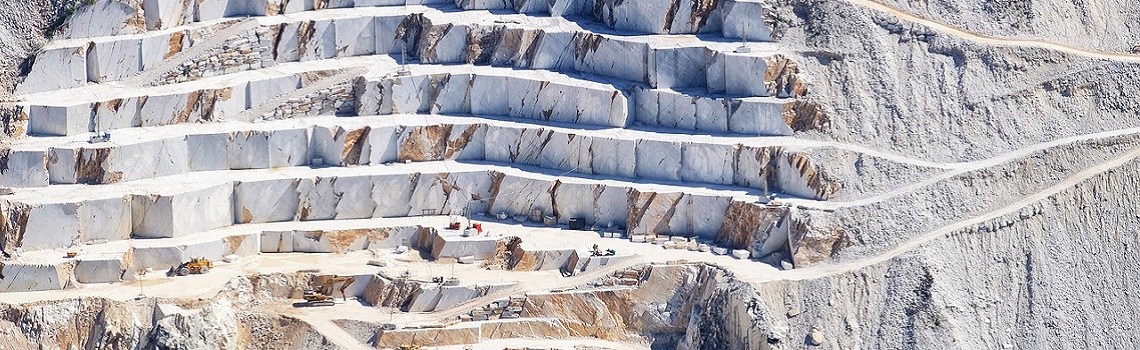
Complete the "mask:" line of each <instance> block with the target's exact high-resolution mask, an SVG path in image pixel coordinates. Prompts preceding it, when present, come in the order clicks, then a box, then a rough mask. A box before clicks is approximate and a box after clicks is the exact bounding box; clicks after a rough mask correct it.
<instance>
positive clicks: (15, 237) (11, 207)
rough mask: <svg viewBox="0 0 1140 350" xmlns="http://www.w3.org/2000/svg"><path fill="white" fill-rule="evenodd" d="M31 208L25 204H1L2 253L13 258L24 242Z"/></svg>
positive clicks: (0, 232) (0, 243) (0, 246)
mask: <svg viewBox="0 0 1140 350" xmlns="http://www.w3.org/2000/svg"><path fill="white" fill-rule="evenodd" d="M31 210H32V208H31V206H29V205H27V204H24V203H16V202H0V251H2V252H3V255H4V256H11V254H12V253H14V252H15V251H16V248H18V247H20V245H21V244H22V242H23V241H24V231H25V230H26V229H27V228H28V217H29V216H30V214H31Z"/></svg>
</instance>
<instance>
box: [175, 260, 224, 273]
mask: <svg viewBox="0 0 1140 350" xmlns="http://www.w3.org/2000/svg"><path fill="white" fill-rule="evenodd" d="M211 267H214V263H213V262H212V261H210V259H206V258H190V261H187V262H184V263H182V265H178V268H175V269H173V271H172V272H173V273H176V274H178V275H179V276H186V275H189V274H192V273H193V274H204V273H207V272H210V268H211ZM168 274H170V273H168Z"/></svg>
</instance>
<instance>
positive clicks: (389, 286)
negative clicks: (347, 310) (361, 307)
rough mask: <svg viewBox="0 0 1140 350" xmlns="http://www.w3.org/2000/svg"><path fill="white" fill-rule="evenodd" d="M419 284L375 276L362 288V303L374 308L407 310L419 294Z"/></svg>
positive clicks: (412, 281) (401, 279)
mask: <svg viewBox="0 0 1140 350" xmlns="http://www.w3.org/2000/svg"><path fill="white" fill-rule="evenodd" d="M420 289H421V288H420V283H419V282H417V281H414V280H408V279H403V278H397V279H394V280H390V279H387V278H384V277H380V276H377V277H376V278H371V279H369V281H368V285H366V286H365V287H364V295H363V297H364V301H367V302H368V304H370V305H372V306H375V307H389V308H396V309H402V310H407V307H408V306H409V305H410V304H411V303H412V301H413V300H414V299H415V296H416V295H418V294H419V292H420Z"/></svg>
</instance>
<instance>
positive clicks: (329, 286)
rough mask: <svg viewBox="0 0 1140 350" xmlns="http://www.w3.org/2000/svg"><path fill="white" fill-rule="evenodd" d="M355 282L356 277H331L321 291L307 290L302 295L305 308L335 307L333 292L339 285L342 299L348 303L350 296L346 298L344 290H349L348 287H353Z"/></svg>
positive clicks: (323, 284)
mask: <svg viewBox="0 0 1140 350" xmlns="http://www.w3.org/2000/svg"><path fill="white" fill-rule="evenodd" d="M353 282H356V277H355V276H332V277H329V279H328V280H326V281H325V283H322V284H321V288H320V289H317V290H312V289H310V290H306V291H305V293H304V294H302V296H301V297H302V298H304V299H305V304H304V306H332V305H335V304H336V298H335V297H333V295H332V292H333V287H334V286H336V285H337V284H340V288H339V290H340V297H341V298H342V299H343V300H344V301H348V296H346V295H345V294H344V290H345V289H348V286H350V285H352V283H353Z"/></svg>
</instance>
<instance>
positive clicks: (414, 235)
mask: <svg viewBox="0 0 1140 350" xmlns="http://www.w3.org/2000/svg"><path fill="white" fill-rule="evenodd" d="M434 232H435V229H432V228H428V227H422V226H402V227H383V228H358V229H326V230H286V231H262V232H261V239H260V242H261V249H260V252H262V253H344V252H349V251H359V250H369V249H384V248H396V247H397V246H399V245H401V244H403V242H409V241H411V242H414V241H419V240H421V239H420V238H419V236H420V235H434V234H435V233H434ZM492 251H494V248H492Z"/></svg>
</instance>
